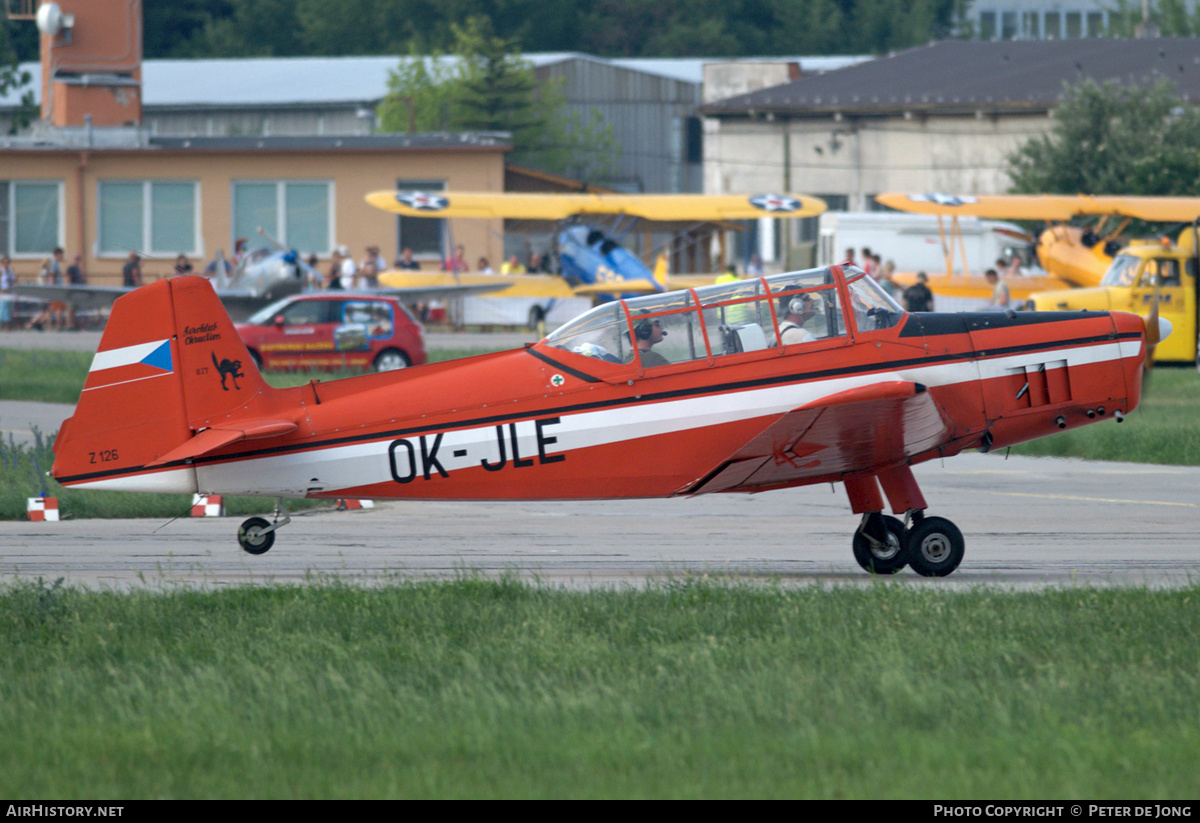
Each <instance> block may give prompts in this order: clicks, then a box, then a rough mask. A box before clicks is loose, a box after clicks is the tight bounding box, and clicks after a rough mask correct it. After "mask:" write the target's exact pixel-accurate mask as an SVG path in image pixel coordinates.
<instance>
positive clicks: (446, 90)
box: [376, 49, 455, 134]
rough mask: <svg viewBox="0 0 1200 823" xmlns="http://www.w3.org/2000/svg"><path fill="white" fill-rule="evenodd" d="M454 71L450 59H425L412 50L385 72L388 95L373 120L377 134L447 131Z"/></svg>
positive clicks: (434, 57)
mask: <svg viewBox="0 0 1200 823" xmlns="http://www.w3.org/2000/svg"><path fill="white" fill-rule="evenodd" d="M454 73H455V67H454V63H453V60H452V58H447V57H444V56H442V55H434V56H432V57H429V58H426V57H423V56H422V55H420V54H417V53H416V50H415V49H413V50H412V51H411V52H410V54H409V55H408V57H406V58H401V60H400V65H399V66H397V67H396V68H395V69H392V70H391V71H389V72H388V92H387V96H386V97H385V98H384V99H383V102H382V103H380V104H379V108H378V110H377V111H376V116H377V117H378V118H379V126H378V129H379V131H383V132H407V133H410V134H416V133H420V132H431V131H445V130H446V129H448V128H449V127H450V100H451V87H452V85H453V83H454Z"/></svg>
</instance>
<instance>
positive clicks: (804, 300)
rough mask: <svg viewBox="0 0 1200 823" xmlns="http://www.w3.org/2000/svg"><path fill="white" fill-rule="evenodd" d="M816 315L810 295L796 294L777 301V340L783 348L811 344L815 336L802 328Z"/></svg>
mask: <svg viewBox="0 0 1200 823" xmlns="http://www.w3.org/2000/svg"><path fill="white" fill-rule="evenodd" d="M816 313H817V310H816V306H815V305H814V303H813V298H812V295H810V294H798V295H794V296H792V297H785V298H783V299H782V300H780V301H779V314H780V315H781V317H782V321H781V322H780V324H779V340H780V342H782V343H783V345H785V346H790V345H792V344H793V343H811V342H812V341H814V340H816V339H817V338H816V335H814V334H813V333H812V332H810V331H809V330H808V329H806V328H804V324H805V323H806V322H807V321H808V320H809V319H811V318H812V316H813V315H815V314H816Z"/></svg>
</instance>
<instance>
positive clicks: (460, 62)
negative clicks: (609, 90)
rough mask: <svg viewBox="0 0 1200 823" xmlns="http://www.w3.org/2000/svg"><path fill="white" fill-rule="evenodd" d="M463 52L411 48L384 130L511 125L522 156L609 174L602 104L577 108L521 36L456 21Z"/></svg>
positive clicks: (397, 73)
mask: <svg viewBox="0 0 1200 823" xmlns="http://www.w3.org/2000/svg"><path fill="white" fill-rule="evenodd" d="M453 30H454V33H455V43H454V51H455V57H454V58H453V59H449V58H436V57H435V58H433V59H429V60H426V59H423V58H421V57H420V56H419V55H417V54H416V53H415V49H413V50H410V55H409V56H408V57H407V58H405V59H404V60H402V61H401V63H400V65H399V67H398V68H396V69H395V70H393V71H392V72H390V73H389V78H388V94H387V97H386V98H385V99H384V101H383V103H382V104H381V106H380V109H379V130H380V131H393V132H394V131H402V132H407V131H418V132H420V131H440V130H453V131H503V132H508V133H509V134H511V135H512V141H513V153H512V155H511V159H512V161H513V162H514V163H518V164H521V165H528V166H532V167H534V168H539V169H542V170H544V171H548V172H551V173H555V174H571V175H572V176H578V177H584V178H587V179H595V178H597V177H603V176H604V175H606V174H608V173H609V170H610V167H611V159H612V157H613V155H614V153H615V139H614V138H613V136H612V129H611V127H609V126H607V125H606V124H604V123H603V122H602V121H601V119H600V118H599V115H598V114H596V113H595V112H594V111H593V112H592V113H591V117H590V118H584V117H582V116H581V115H579V114H578V113H577V112H574V111H572V110H571V109H570V108H569V107H568V106H567V103H566V99H565V97H564V95H563V93H562V89H561V87H560V86H558V85H557V84H555V83H544V84H543V83H539V82H538V80H537V78H536V77H535V76H534V72H533V67H532V65H531V64H530V63H529V62H528V61H527V60H524V59H522V57H521V55H520V51H519V50H518V48H517V46H516V44H515V42H514V41H512V40H510V39H506V38H503V37H500V36H498V35H496V34H495V32H494V30H493V28H492V26H491V23H490V21H489V20H487V19H486V18H479V17H472V18H470V19H469V20H468V21H467V24H466V25H465V26H462V27H459V26H454V27H453Z"/></svg>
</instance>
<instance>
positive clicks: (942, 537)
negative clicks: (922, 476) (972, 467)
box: [844, 466, 964, 577]
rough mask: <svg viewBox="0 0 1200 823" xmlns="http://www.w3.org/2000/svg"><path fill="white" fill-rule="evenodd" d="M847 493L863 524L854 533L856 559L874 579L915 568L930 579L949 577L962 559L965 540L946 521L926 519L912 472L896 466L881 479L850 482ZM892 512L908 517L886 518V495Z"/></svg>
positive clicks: (849, 479) (878, 476) (880, 475)
mask: <svg viewBox="0 0 1200 823" xmlns="http://www.w3.org/2000/svg"><path fill="white" fill-rule="evenodd" d="M844 482H845V485H846V494H847V495H849V497H850V506H851V508H852V509H853V510H854V512H855V514H861V515H862V516H863V517H862V522H861V523H860V524H859V526H858V530H857V531H855V533H854V541H853V546H854V559H855V560H857V561H858V565H860V566H862V567H863V568H864V569H866V570H867V571H869V572H871V573H872V574H895V573H896V572H898V571H900V570H901V569H903V568H904V567H905V566H911V567H912V570H913V571H915V572H916V573H917V574H920V575H924V576H925V577H945V576H946V575H948V574H950V573H951V572H952V571H954V570H955V569H957V568H958V564H959V563H961V562H962V559H963V548H964V543H963V536H962V532H960V531H959V530H958V527H957V526H955V525H954V524H953V523H951V522H950V521H949V520H947V519H946V518H944V517H926V516H925V509H926V508H927V507H928V506H927V504H926V503H925V497H924V496H923V495H922V494H921V490H920V489H919V488H917V482H916V480H915V479H914V478H913V474H912V469H910V468H909V467H908V466H896V467H893V468H891V469H887V470H884V471H881V472H879V473H878V474H876V475H854V476H851V477H847V478H845V481H844ZM881 486H882V490H883V494H886V495H887V498H888V500H889V501H890V502H891V504H892V510H893V511H898V512H901V511H902V512H907V513H908V514H907V515H906V516H905V519H904V521H903V522H901V521H900V520H898V519H897V518H895V517H889V516H888V515H885V514H883V508H884V506H883V494H881V493H880V487H881Z"/></svg>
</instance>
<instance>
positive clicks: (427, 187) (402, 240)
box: [396, 180, 446, 257]
mask: <svg viewBox="0 0 1200 823" xmlns="http://www.w3.org/2000/svg"><path fill="white" fill-rule="evenodd" d="M396 189H397V190H398V191H445V190H446V182H445V181H444V180H397V181H396ZM445 225H446V221H445V220H444V219H442V218H440V217H435V218H429V217H403V216H401V217H398V218H396V248H397V249H399V250H401V251H403V250H404V249H405V248H410V249H412V250H413V255H415V256H417V257H422V256H424V257H441V255H442V235H443V232H444V231H445Z"/></svg>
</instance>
